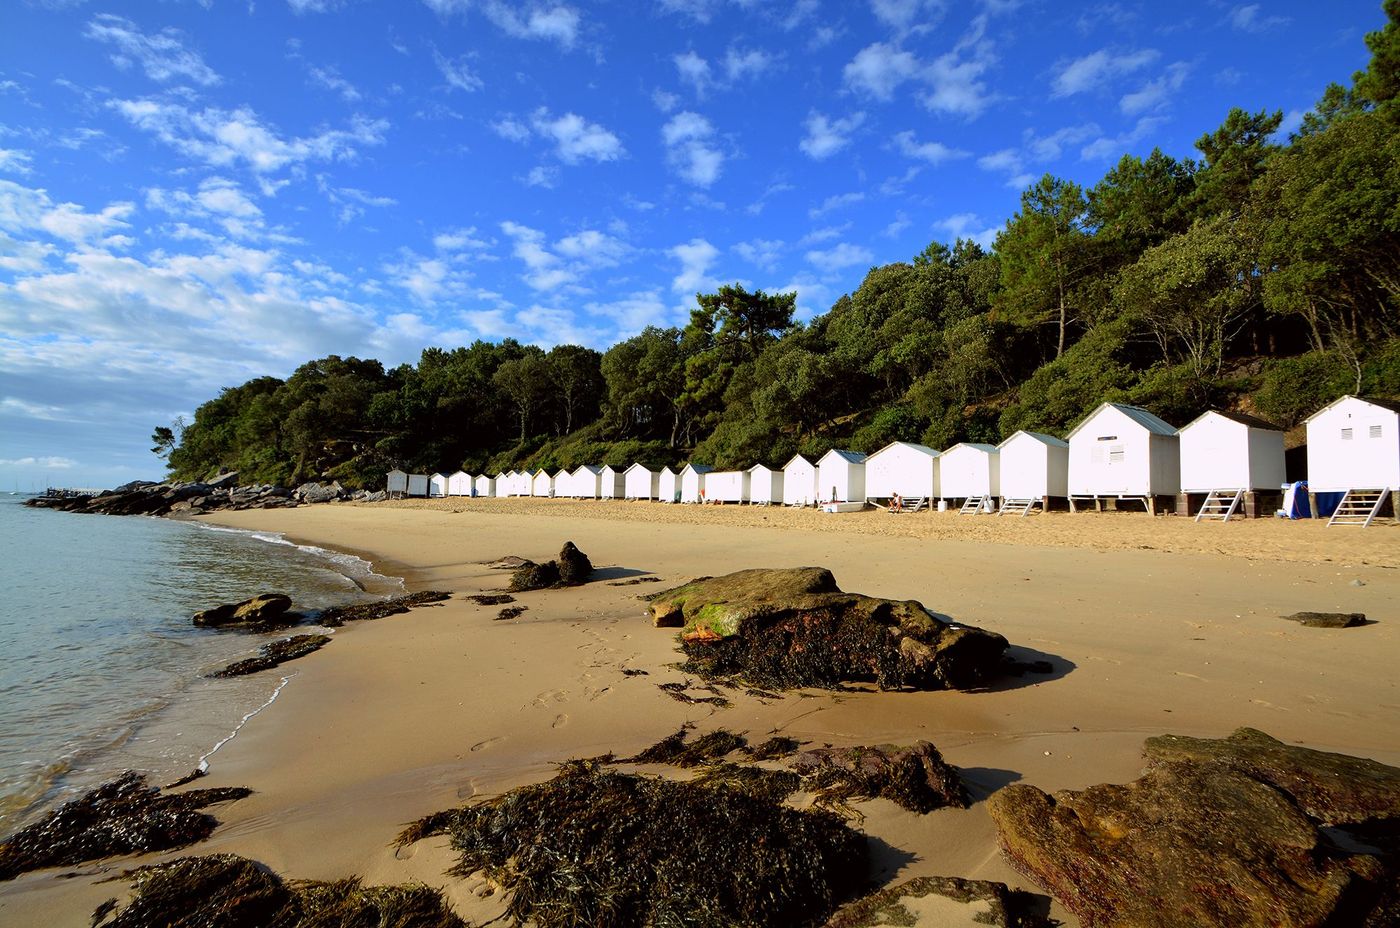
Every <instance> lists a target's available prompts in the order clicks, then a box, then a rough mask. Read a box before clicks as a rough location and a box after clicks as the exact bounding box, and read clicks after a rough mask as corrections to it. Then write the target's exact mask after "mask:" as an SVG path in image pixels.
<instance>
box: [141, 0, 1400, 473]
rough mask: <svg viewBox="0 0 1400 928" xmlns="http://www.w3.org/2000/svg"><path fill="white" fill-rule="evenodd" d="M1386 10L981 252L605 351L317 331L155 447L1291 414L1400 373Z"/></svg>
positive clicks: (637, 448) (803, 443)
mask: <svg viewBox="0 0 1400 928" xmlns="http://www.w3.org/2000/svg"><path fill="white" fill-rule="evenodd" d="M1384 10H1385V14H1386V16H1387V19H1388V22H1387V24H1386V25H1385V26H1384V28H1383V29H1381V30H1379V31H1376V32H1373V33H1371V34H1369V35H1368V36H1367V37H1366V42H1367V45H1368V47H1369V49H1370V52H1371V60H1370V63H1369V65H1368V67H1367V68H1366V70H1364V71H1361V72H1358V73H1357V74H1356V75H1354V77H1353V79H1352V81H1351V83H1350V86H1342V85H1339V84H1333V85H1331V86H1329V87H1328V88H1327V89H1326V92H1325V93H1324V94H1323V95H1322V98H1321V99H1320V100H1319V101H1318V103H1317V105H1316V107H1315V108H1314V109H1313V111H1312V112H1310V113H1308V114H1307V115H1306V117H1305V118H1304V120H1303V123H1302V125H1301V127H1300V128H1299V129H1298V130H1297V132H1296V133H1295V134H1293V135H1292V136H1291V137H1289V138H1288V139H1287V140H1282V139H1279V138H1278V132H1277V130H1278V129H1279V126H1280V123H1281V119H1282V116H1281V113H1277V112H1275V113H1269V112H1258V113H1250V112H1245V111H1243V110H1239V109H1234V110H1231V111H1230V112H1229V114H1228V115H1227V116H1226V117H1225V119H1224V122H1223V123H1222V124H1221V125H1220V126H1219V128H1216V129H1214V130H1212V131H1209V132H1206V133H1205V134H1204V135H1202V136H1201V137H1200V139H1199V140H1198V141H1197V142H1196V148H1197V150H1198V151H1199V155H1200V157H1199V158H1197V159H1190V158H1188V159H1185V160H1176V159H1174V158H1172V157H1171V156H1169V155H1166V154H1163V153H1162V152H1161V151H1153V152H1152V153H1151V154H1150V155H1148V156H1147V157H1146V158H1138V157H1134V156H1125V157H1124V158H1123V159H1122V160H1121V161H1119V162H1118V164H1117V165H1116V166H1114V167H1113V168H1112V170H1110V171H1108V173H1107V174H1105V175H1104V177H1103V178H1102V179H1101V180H1100V181H1099V182H1098V183H1097V184H1095V185H1094V186H1093V187H1091V188H1089V189H1083V188H1081V187H1080V186H1078V185H1076V184H1074V183H1072V182H1070V181H1068V180H1064V179H1061V178H1057V177H1053V176H1050V175H1046V176H1045V177H1043V178H1041V179H1040V180H1039V181H1038V182H1037V183H1035V184H1034V185H1033V186H1031V187H1030V188H1029V189H1027V190H1025V191H1024V192H1023V193H1022V195H1021V204H1020V209H1019V210H1018V211H1017V212H1016V213H1015V215H1013V216H1012V217H1011V218H1010V219H1009V220H1008V221H1007V222H1006V226H1005V228H1004V229H1003V230H1002V231H1001V232H1000V234H999V235H998V236H997V239H996V242H995V244H994V246H993V248H992V249H991V251H986V250H984V249H982V248H981V247H979V246H978V245H976V244H975V243H972V242H968V241H958V242H956V243H954V244H953V245H952V246H951V247H950V246H946V245H943V244H940V243H936V242H935V243H933V244H930V245H929V246H928V247H927V248H925V249H924V250H923V251H922V252H921V253H920V254H918V255H915V256H914V257H913V259H912V260H911V261H908V262H899V263H895V264H888V265H885V266H883V267H876V268H873V269H871V270H870V272H869V273H868V274H867V275H866V276H865V279H864V280H863V281H861V283H860V286H859V287H857V288H856V289H855V291H854V292H852V293H850V294H849V295H847V296H842V297H841V298H840V299H839V300H837V301H836V303H835V305H833V306H832V307H831V308H830V310H828V311H827V312H826V313H824V314H822V315H819V316H817V317H815V318H813V319H812V320H811V321H810V322H808V323H806V324H800V323H796V322H794V320H793V312H794V308H795V295H794V294H790V293H789V294H767V293H763V292H761V291H760V292H753V293H751V292H747V291H746V290H744V289H743V288H741V287H738V286H732V287H722V288H720V289H719V291H718V292H716V293H708V294H698V295H697V297H696V305H695V307H694V309H693V310H692V312H691V318H690V322H689V324H688V325H686V326H685V327H684V328H668V329H662V328H648V329H646V330H644V331H643V332H641V333H640V334H638V335H636V336H634V337H632V338H629V339H627V340H626V341H623V342H620V343H618V344H616V345H614V346H613V347H611V348H609V349H608V350H607V351H605V352H598V351H594V350H592V349H588V348H582V347H579V346H576V345H561V346H558V347H556V348H553V349H551V350H549V351H543V350H541V349H540V348H537V347H534V346H530V345H522V344H520V343H518V342H516V341H514V340H511V339H506V340H504V341H502V342H500V343H489V342H484V341H478V342H476V343H474V344H472V345H470V346H468V347H462V348H452V349H442V348H428V349H426V350H424V352H423V354H422V357H421V358H420V360H419V362H418V364H417V366H411V365H403V366H400V367H396V368H393V369H390V370H386V369H385V368H384V367H383V365H382V364H380V363H379V362H378V361H374V360H361V359H357V358H341V357H336V356H332V357H327V358H323V359H321V360H317V361H312V362H310V363H307V364H305V365H303V366H302V367H300V368H299V369H298V370H297V371H296V372H295V373H294V374H292V376H291V377H289V378H287V379H286V380H280V379H277V378H274V377H260V378H257V379H255V380H251V381H249V382H248V383H245V384H243V385H241V386H237V387H231V388H229V389H226V390H224V391H223V392H222V393H221V394H220V395H219V396H218V397H217V398H215V399H213V400H210V401H209V402H207V403H205V404H203V405H202V406H200V407H199V409H198V411H197V412H196V413H195V416H194V420H193V421H192V422H190V423H188V424H185V423H177V424H173V425H172V426H170V427H166V426H162V427H160V428H158V429H156V433H155V435H154V440H155V442H156V448H155V449H154V450H155V451H156V452H157V453H158V454H161V455H162V456H165V457H167V459H168V463H169V466H170V470H171V472H172V475H174V476H176V477H180V478H185V479H198V478H202V477H205V476H207V475H209V474H210V473H213V472H216V471H218V470H219V469H220V468H230V469H236V470H238V471H239V472H240V474H241V476H242V477H243V478H244V480H245V481H248V482H251V481H265V482H273V483H282V484H287V483H296V482H299V481H302V480H307V479H321V478H337V479H339V480H341V481H342V482H344V483H347V484H350V485H355V486H359V485H375V486H377V485H380V484H381V483H382V481H383V477H384V473H385V472H386V471H387V470H389V469H390V468H393V467H400V468H403V469H406V470H413V471H418V472H432V471H442V472H444V473H446V472H450V471H452V470H456V469H458V468H459V467H460V468H461V469H464V470H466V471H468V472H470V473H481V472H483V471H484V472H488V473H495V472H497V471H501V470H509V469H512V468H528V469H532V470H533V469H535V468H539V467H544V468H547V469H549V470H551V471H553V470H554V469H557V468H559V467H567V468H573V467H575V466H577V465H579V464H583V463H595V464H613V465H626V464H630V463H632V462H633V461H641V462H643V463H646V464H650V465H661V464H677V463H679V462H682V461H686V460H695V461H700V462H704V463H708V464H712V465H714V466H717V467H720V468H728V467H733V466H748V465H751V464H755V463H769V464H774V465H781V464H782V463H783V462H784V461H785V460H787V458H789V457H790V456H791V455H792V454H794V453H796V452H804V453H807V454H812V455H816V454H820V453H823V452H824V451H825V450H826V449H828V448H831V447H842V448H850V449H854V450H858V451H866V452H870V451H874V450H876V449H877V448H879V447H881V446H883V445H884V444H886V443H888V442H890V441H893V440H897V439H898V440H908V441H918V442H922V443H924V444H928V445H931V446H933V447H935V448H946V447H948V446H949V445H952V444H954V443H956V442H958V441H967V440H972V441H990V442H996V441H1000V440H1001V439H1002V438H1004V437H1006V436H1008V435H1010V434H1011V433H1012V432H1014V431H1016V430H1017V429H1021V428H1027V429H1035V430H1039V431H1045V432H1050V433H1052V434H1061V435H1062V434H1064V432H1065V430H1066V429H1067V428H1068V427H1070V426H1071V425H1073V423H1074V422H1075V421H1076V420H1078V419H1079V418H1080V417H1082V416H1083V415H1084V414H1085V413H1086V412H1088V411H1090V410H1092V409H1093V408H1094V407H1095V406H1096V405H1098V404H1099V403H1100V402H1103V401H1106V400H1113V401H1123V402H1129V403H1134V404H1138V405H1141V406H1145V407H1147V408H1149V409H1151V410H1152V411H1153V412H1155V413H1157V414H1158V415H1160V416H1162V417H1163V418H1165V419H1166V420H1168V421H1169V422H1172V423H1174V424H1177V425H1183V424H1185V423H1186V422H1187V421H1189V420H1190V419H1192V418H1194V417H1195V416H1196V415H1198V414H1200V413H1201V412H1202V411H1204V410H1206V409H1208V408H1212V407H1214V408H1226V409H1240V410H1246V411H1249V412H1252V413H1254V414H1256V415H1259V416H1262V417H1263V418H1266V419H1270V420H1272V421H1274V422H1276V423H1277V424H1279V425H1281V426H1284V427H1289V428H1291V427H1293V426H1296V425H1297V424H1298V423H1300V422H1301V421H1302V419H1303V418H1304V417H1305V416H1307V415H1308V414H1309V413H1311V412H1312V411H1314V410H1316V409H1317V408H1319V407H1321V406H1322V405H1324V404H1325V403H1327V402H1329V401H1331V400H1333V399H1335V398H1336V397H1337V396H1339V395H1341V394H1343V393H1361V394H1368V395H1374V396H1379V397H1392V398H1394V397H1400V101H1398V100H1397V96H1400V0H1386V2H1385V3H1384Z"/></svg>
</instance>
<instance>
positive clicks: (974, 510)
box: [958, 496, 987, 516]
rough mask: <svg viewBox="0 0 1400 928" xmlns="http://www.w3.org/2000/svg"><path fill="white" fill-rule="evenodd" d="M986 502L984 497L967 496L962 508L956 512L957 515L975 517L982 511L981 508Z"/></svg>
mask: <svg viewBox="0 0 1400 928" xmlns="http://www.w3.org/2000/svg"><path fill="white" fill-rule="evenodd" d="M986 502H987V497H985V496H969V497H968V498H967V499H965V500H963V504H962V508H961V509H959V510H958V515H960V516H975V515H977V514H978V513H979V512H981V511H982V507H983V506H984V505H986Z"/></svg>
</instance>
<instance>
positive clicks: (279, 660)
mask: <svg viewBox="0 0 1400 928" xmlns="http://www.w3.org/2000/svg"><path fill="white" fill-rule="evenodd" d="M330 640H331V639H330V636H329V635H293V636H292V637H290V638H283V639H281V640H280V641H274V642H272V643H271V644H265V645H263V646H262V647H261V648H259V649H258V656H257V657H250V658H247V659H246V660H241V661H234V662H233V663H232V664H229V665H228V666H227V667H225V668H224V669H223V670H216V671H215V672H213V673H211V674H210V675H209V676H211V677H243V676H247V675H248V674H250V673H257V672H258V671H260V670H268V669H270V668H272V667H276V666H277V665H278V664H285V663H286V662H287V661H294V660H296V659H297V658H298V657H305V656H306V655H308V654H310V653H311V652H312V651H319V650H320V649H321V648H322V647H324V646H325V645H327V644H329V643H330Z"/></svg>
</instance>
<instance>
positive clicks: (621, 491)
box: [598, 465, 627, 499]
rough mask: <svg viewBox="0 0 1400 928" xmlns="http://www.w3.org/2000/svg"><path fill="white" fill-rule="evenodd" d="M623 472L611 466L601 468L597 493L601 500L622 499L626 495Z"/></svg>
mask: <svg viewBox="0 0 1400 928" xmlns="http://www.w3.org/2000/svg"><path fill="white" fill-rule="evenodd" d="M624 473H625V472H624V471H621V470H618V469H617V468H616V467H613V466H612V465H606V466H604V467H603V471H602V473H600V474H599V475H598V493H599V495H600V496H601V497H602V498H603V499H622V498H624V497H625V496H626V495H627V484H626V480H625V479H624V477H623V474H624Z"/></svg>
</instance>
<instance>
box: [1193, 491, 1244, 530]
mask: <svg viewBox="0 0 1400 928" xmlns="http://www.w3.org/2000/svg"><path fill="white" fill-rule="evenodd" d="M1242 499H1244V490H1211V491H1210V492H1209V493H1207V494H1206V501H1205V502H1204V503H1202V504H1201V510H1200V512H1197V513H1196V521H1197V522H1199V521H1201V520H1202V519H1207V520H1210V519H1219V520H1220V521H1221V522H1229V521H1230V516H1232V515H1234V514H1235V510H1236V509H1238V508H1240V500H1242Z"/></svg>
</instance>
